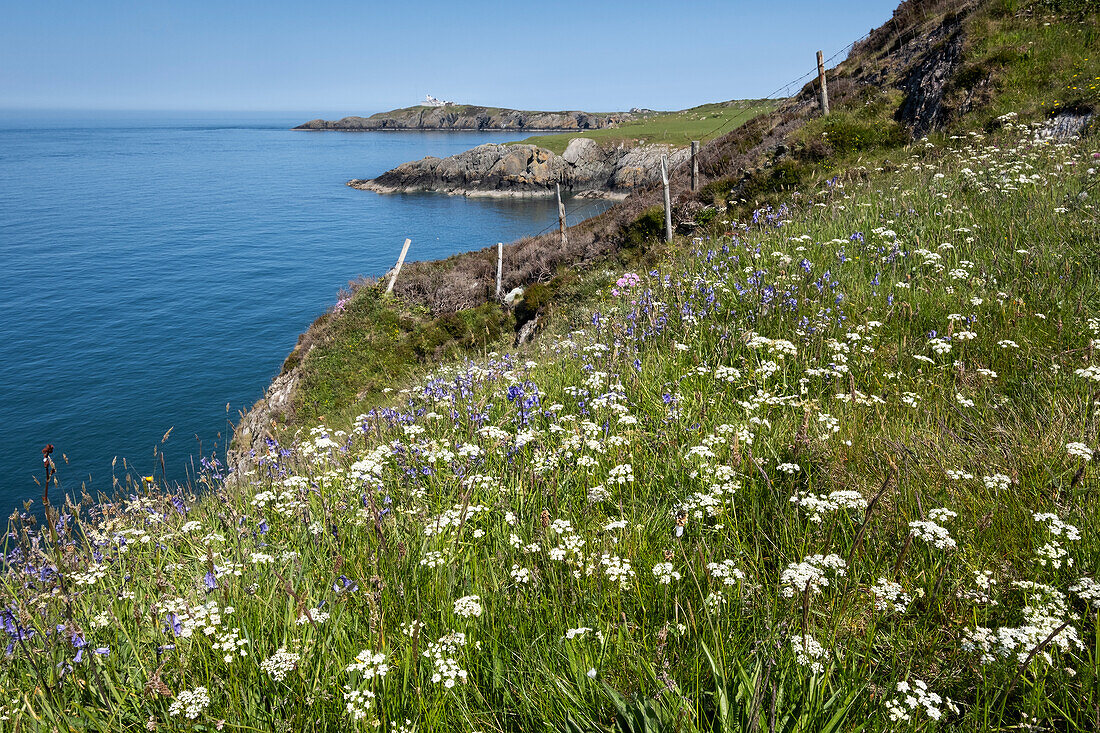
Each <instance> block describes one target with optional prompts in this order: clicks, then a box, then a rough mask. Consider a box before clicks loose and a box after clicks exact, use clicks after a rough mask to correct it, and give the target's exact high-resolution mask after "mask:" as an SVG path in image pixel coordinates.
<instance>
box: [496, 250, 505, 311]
mask: <svg viewBox="0 0 1100 733" xmlns="http://www.w3.org/2000/svg"><path fill="white" fill-rule="evenodd" d="M502 272H504V242H497V300H500V276H501V273H502Z"/></svg>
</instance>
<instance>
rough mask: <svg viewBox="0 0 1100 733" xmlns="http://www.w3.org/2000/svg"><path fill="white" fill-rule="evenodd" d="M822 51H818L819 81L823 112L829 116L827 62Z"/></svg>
mask: <svg viewBox="0 0 1100 733" xmlns="http://www.w3.org/2000/svg"><path fill="white" fill-rule="evenodd" d="M823 58H824V57H823V55H822V53H821V52H820V51H818V52H817V83H818V85H819V86H820V88H821V114H823V115H825V116H826V117H828V116H829V87H828V85H827V84H826V83H825V62H824V61H823Z"/></svg>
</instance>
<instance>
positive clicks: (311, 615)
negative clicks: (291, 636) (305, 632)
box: [297, 606, 330, 626]
mask: <svg viewBox="0 0 1100 733" xmlns="http://www.w3.org/2000/svg"><path fill="white" fill-rule="evenodd" d="M329 616H330V614H329V612H328V611H322V610H321V609H320V608H317V607H316V606H314V607H313V608H311V609H309V610H308V611H306V612H305V613H303V614H301V615H300V616H298V621H297V624H298V625H299V626H305V625H306V624H308V623H309V622H310V621H312V622H313V623H315V624H323V623H324V622H325V621H328V620H329Z"/></svg>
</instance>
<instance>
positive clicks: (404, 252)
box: [386, 237, 412, 293]
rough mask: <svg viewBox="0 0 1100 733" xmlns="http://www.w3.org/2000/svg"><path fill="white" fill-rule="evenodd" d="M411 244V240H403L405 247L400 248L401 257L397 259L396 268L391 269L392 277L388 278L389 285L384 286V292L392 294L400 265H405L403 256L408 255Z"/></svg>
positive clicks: (399, 271)
mask: <svg viewBox="0 0 1100 733" xmlns="http://www.w3.org/2000/svg"><path fill="white" fill-rule="evenodd" d="M410 244H412V240H411V239H409V238H407V237H406V238H405V246H404V247H402V248H401V256H400V257H398V258H397V266H396V267H394V268H393V275H392V276H391V277H390V284H389V285H387V286H386V292H387V293H392V292H393V284H394V283H396V282H397V276H398V275H399V274H400V273H401V265H403V264H405V255H407V254H408V253H409V245H410Z"/></svg>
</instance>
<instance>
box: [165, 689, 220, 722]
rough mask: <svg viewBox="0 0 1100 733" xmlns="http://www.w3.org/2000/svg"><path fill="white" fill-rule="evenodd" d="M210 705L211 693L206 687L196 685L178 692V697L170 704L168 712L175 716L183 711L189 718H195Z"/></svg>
mask: <svg viewBox="0 0 1100 733" xmlns="http://www.w3.org/2000/svg"><path fill="white" fill-rule="evenodd" d="M208 707H210V695H209V694H208V693H207V691H206V688H205V687H196V688H195V689H193V690H181V691H180V692H178V693H176V699H175V700H173V701H172V704H171V705H169V706H168V714H169V715H170V716H172V717H173V718H174V717H176V716H178V715H180V714H181V713H182V714H183V717H185V718H187V719H188V720H194V719H195V718H197V717H199V715H201V714H202V711H203V710H206V708H208Z"/></svg>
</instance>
